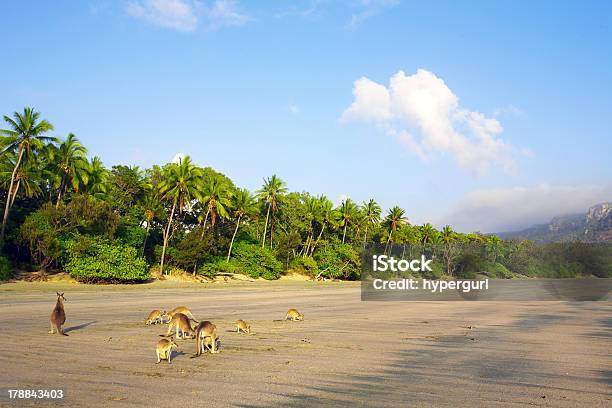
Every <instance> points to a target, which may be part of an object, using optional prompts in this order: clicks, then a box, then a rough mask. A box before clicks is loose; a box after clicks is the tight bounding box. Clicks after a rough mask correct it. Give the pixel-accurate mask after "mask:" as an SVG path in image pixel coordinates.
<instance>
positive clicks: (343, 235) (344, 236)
mask: <svg viewBox="0 0 612 408" xmlns="http://www.w3.org/2000/svg"><path fill="white" fill-rule="evenodd" d="M347 225H348V223H347V222H346V221H344V232H343V233H342V243H343V244H344V238H346V226H347Z"/></svg>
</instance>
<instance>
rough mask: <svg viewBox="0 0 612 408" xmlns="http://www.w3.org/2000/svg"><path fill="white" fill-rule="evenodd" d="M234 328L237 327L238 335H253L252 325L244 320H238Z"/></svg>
mask: <svg viewBox="0 0 612 408" xmlns="http://www.w3.org/2000/svg"><path fill="white" fill-rule="evenodd" d="M234 327H236V333H240V332H243V333H246V334H251V325H250V324H248V323H247V322H245V321H244V320H236V322H234Z"/></svg>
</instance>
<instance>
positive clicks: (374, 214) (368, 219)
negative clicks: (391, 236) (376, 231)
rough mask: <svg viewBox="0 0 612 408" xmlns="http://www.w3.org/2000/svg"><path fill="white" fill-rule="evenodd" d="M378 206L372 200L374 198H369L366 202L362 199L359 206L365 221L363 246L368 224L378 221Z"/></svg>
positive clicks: (366, 238)
mask: <svg viewBox="0 0 612 408" xmlns="http://www.w3.org/2000/svg"><path fill="white" fill-rule="evenodd" d="M381 211H382V210H381V208H380V206H379V205H378V204H377V203H376V201H374V199H370V201H368V202H367V203H366V202H365V201H364V202H363V205H362V206H361V212H362V213H363V216H364V221H365V233H364V234H363V246H364V247H365V244H366V242H367V240H368V227H369V226H370V225H376V224H377V223H378V222H379V221H380V213H381Z"/></svg>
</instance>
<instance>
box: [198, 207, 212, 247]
mask: <svg viewBox="0 0 612 408" xmlns="http://www.w3.org/2000/svg"><path fill="white" fill-rule="evenodd" d="M209 213H210V208H208V209H207V210H206V216H205V217H204V222H203V223H202V234H201V235H200V241H201V240H202V239H203V238H204V231H206V222H207V221H208V214H209Z"/></svg>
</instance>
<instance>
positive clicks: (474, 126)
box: [341, 69, 515, 174]
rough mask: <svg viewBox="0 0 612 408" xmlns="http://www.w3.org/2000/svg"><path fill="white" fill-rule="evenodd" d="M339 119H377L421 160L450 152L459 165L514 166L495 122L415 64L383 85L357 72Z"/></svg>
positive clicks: (477, 167) (475, 168)
mask: <svg viewBox="0 0 612 408" xmlns="http://www.w3.org/2000/svg"><path fill="white" fill-rule="evenodd" d="M353 95H354V97H355V99H354V101H353V103H352V104H351V106H349V107H348V108H347V109H346V110H345V111H344V113H343V114H342V117H341V120H342V121H350V120H365V121H373V122H376V123H378V124H381V125H382V127H383V129H384V130H385V132H386V133H387V134H389V135H391V136H393V137H395V138H397V139H398V140H399V141H400V142H402V143H403V144H404V145H405V146H406V147H407V148H408V149H410V150H411V151H413V152H414V153H415V154H417V155H418V156H419V157H421V158H422V159H424V160H428V159H431V158H432V157H433V156H435V155H436V154H445V153H446V154H450V155H451V156H452V157H453V158H454V159H455V161H456V162H457V163H458V164H459V165H460V166H461V167H463V168H466V169H469V170H471V171H473V172H474V173H476V174H483V173H485V172H486V171H487V169H488V168H489V167H490V165H491V164H492V163H495V164H498V165H501V166H502V167H503V168H504V170H506V171H507V172H511V171H513V169H514V160H513V153H514V150H515V149H514V148H513V147H512V146H511V145H509V144H508V143H506V142H505V141H503V140H502V139H501V138H499V137H498V135H499V134H500V133H501V132H502V131H503V128H502V126H501V124H500V123H499V121H498V120H497V119H495V118H489V117H486V116H485V115H484V114H482V113H480V112H475V111H470V110H467V109H465V108H463V107H462V106H461V105H460V104H459V98H458V97H457V95H455V94H454V93H453V92H452V91H451V90H450V88H449V87H448V86H447V85H446V84H445V83H444V81H443V80H442V79H441V78H439V77H437V76H436V75H435V74H433V73H432V72H429V71H426V70H424V69H419V70H417V72H416V73H415V74H413V75H410V76H406V74H404V72H403V71H399V72H398V73H397V74H395V75H393V76H392V77H391V79H390V81H389V86H388V87H386V86H384V85H381V84H379V83H376V82H374V81H372V80H370V79H368V78H365V77H362V78H361V79H358V80H357V81H355V83H354V87H353Z"/></svg>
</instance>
